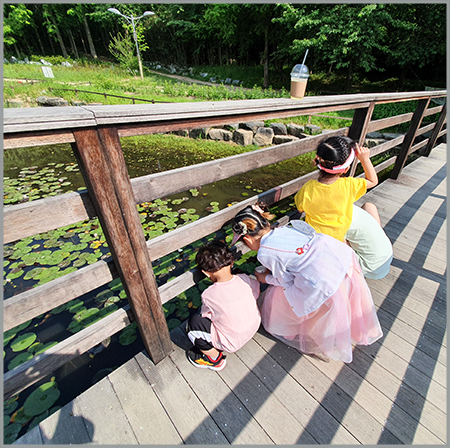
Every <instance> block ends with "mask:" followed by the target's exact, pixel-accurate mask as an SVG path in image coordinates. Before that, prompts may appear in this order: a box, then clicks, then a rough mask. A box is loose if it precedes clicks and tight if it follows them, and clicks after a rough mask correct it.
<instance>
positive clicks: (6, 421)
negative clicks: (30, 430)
mask: <svg viewBox="0 0 450 448" xmlns="http://www.w3.org/2000/svg"><path fill="white" fill-rule="evenodd" d="M10 422H11V416H10V415H7V414H4V415H3V428H4V427H5V426H8V425H9V423H10Z"/></svg>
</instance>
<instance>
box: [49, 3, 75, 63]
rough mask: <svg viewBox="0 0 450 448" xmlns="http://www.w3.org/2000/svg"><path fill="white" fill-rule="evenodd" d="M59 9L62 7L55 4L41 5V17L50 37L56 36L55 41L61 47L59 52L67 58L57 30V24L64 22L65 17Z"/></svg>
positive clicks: (63, 12) (62, 41)
mask: <svg viewBox="0 0 450 448" xmlns="http://www.w3.org/2000/svg"><path fill="white" fill-rule="evenodd" d="M61 7H62V5H57V4H55V5H51V4H47V5H43V16H44V19H45V25H46V27H47V31H48V33H49V34H50V35H51V36H55V35H56V39H57V41H58V42H59V45H60V47H61V52H62V54H63V56H64V57H65V58H67V57H68V56H69V55H68V54H67V50H66V46H65V44H64V40H63V38H62V35H61V32H60V30H59V24H60V23H62V22H63V21H64V18H65V16H66V14H65V11H64V10H63V9H62V8H61Z"/></svg>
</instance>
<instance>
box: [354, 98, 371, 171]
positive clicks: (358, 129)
mask: <svg viewBox="0 0 450 448" xmlns="http://www.w3.org/2000/svg"><path fill="white" fill-rule="evenodd" d="M374 108H375V103H374V102H373V101H372V102H371V103H370V104H369V106H368V107H363V108H361V109H356V110H355V115H354V117H353V121H352V124H351V126H350V129H349V130H348V136H349V137H350V138H352V139H353V140H355V141H356V142H358V143H359V144H360V145H362V144H364V140H365V138H366V134H367V128H368V127H369V124H370V120H371V119H372V113H373V109H374ZM357 166H358V159H356V158H355V160H354V162H353V163H352V167H351V168H350V170H349V172H348V175H349V176H354V175H355V172H356V167H357Z"/></svg>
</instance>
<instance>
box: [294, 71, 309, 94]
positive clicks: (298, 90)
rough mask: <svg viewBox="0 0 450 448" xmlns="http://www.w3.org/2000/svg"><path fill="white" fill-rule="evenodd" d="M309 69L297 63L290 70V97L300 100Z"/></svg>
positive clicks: (303, 92)
mask: <svg viewBox="0 0 450 448" xmlns="http://www.w3.org/2000/svg"><path fill="white" fill-rule="evenodd" d="M308 78H309V70H308V67H307V66H306V65H304V64H297V65H296V66H294V68H293V69H292V71H291V99H293V100H301V99H302V98H303V97H304V96H305V92H306V85H307V83H308Z"/></svg>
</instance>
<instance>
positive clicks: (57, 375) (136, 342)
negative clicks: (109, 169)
mask: <svg viewBox="0 0 450 448" xmlns="http://www.w3.org/2000/svg"><path fill="white" fill-rule="evenodd" d="M124 154H125V160H126V161H127V167H128V171H129V175H130V177H131V178H134V177H138V176H142V175H145V174H150V173H154V172H158V171H160V170H164V169H170V168H175V167H177V163H181V162H180V161H178V162H177V161H175V162H174V163H173V164H171V165H170V166H167V163H168V162H167V160H163V161H159V160H158V159H157V158H155V157H150V156H149V157H142V154H140V155H139V157H137V156H136V154H133V151H130V152H127V150H126V148H124ZM3 162H4V173H3V174H4V205H5V206H8V205H10V204H17V203H20V202H26V201H30V200H35V199H39V198H42V197H48V196H54V195H58V194H63V193H67V192H69V191H77V190H81V189H84V188H85V185H84V181H83V178H82V176H81V173H80V171H79V169H78V166H77V163H76V160H75V157H74V155H73V153H72V150H71V148H70V146H69V145H57V146H52V147H38V148H21V149H17V150H7V151H5V152H4V159H3ZM178 166H181V165H178ZM302 174H304V173H301V172H298V161H296V162H294V163H293V165H292V166H291V167H289V166H288V165H286V164H285V163H284V164H278V165H277V166H276V167H275V166H273V167H271V168H270V169H260V170H255V171H254V172H252V173H246V174H245V175H241V176H236V177H234V178H231V179H227V180H224V181H220V182H216V183H214V184H211V185H206V186H203V187H201V188H198V189H192V190H190V191H186V192H183V193H180V194H176V195H171V196H168V197H165V198H161V199H158V200H156V201H153V202H151V203H144V204H139V205H138V212H139V215H140V218H141V222H142V226H143V230H144V233H145V236H146V239H150V238H154V237H156V236H158V235H161V234H162V233H164V232H167V231H170V230H172V229H174V228H176V227H178V226H180V225H183V224H185V223H189V222H192V221H195V220H197V219H199V218H201V217H204V216H207V215H208V214H210V213H214V212H215V211H218V210H220V209H222V208H224V207H227V206H228V205H229V204H231V203H233V202H237V201H241V200H243V199H245V198H246V197H249V196H253V195H255V194H257V193H260V192H262V191H266V190H268V189H270V188H272V187H274V186H276V185H279V184H281V183H283V182H286V181H288V180H291V179H293V178H295V177H298V176H300V175H302ZM288 210H293V204H292V198H288V199H286V200H284V201H282V202H281V203H280V204H278V205H277V207H275V208H274V211H275V212H277V211H278V212H279V213H280V214H284V213H285V212H286V211H288ZM230 233H231V231H230V230H229V229H223V230H221V231H218V232H215V233H214V234H212V235H209V236H208V237H206V238H203V239H202V240H200V241H198V242H196V243H194V244H191V245H189V246H187V247H182V248H179V250H178V251H176V252H174V253H172V254H169V255H166V256H165V257H162V258H161V259H158V260H152V264H153V266H154V271H155V277H156V279H157V283H158V285H161V284H164V283H165V282H167V281H168V280H170V279H171V278H173V277H175V276H177V275H179V274H181V273H183V272H185V271H186V270H189V269H191V268H193V267H194V266H195V262H194V259H195V253H196V250H197V248H198V247H199V246H200V245H202V244H204V243H205V242H206V241H207V240H210V239H215V238H220V239H225V238H227V241H229V240H230V238H231V237H230ZM3 251H4V287H3V288H4V289H3V295H4V299H8V298H10V297H12V296H13V295H15V294H18V293H20V292H23V291H25V290H27V289H30V288H33V287H35V286H39V285H42V284H44V283H46V282H49V281H51V280H53V279H55V278H57V277H60V276H62V275H65V274H67V273H69V272H73V271H75V270H77V269H80V268H82V267H83V266H87V265H88V264H91V263H95V262H96V261H98V260H99V259H104V258H107V257H109V256H110V253H109V249H108V245H107V243H106V241H105V238H104V235H103V232H102V229H101V226H100V224H99V222H98V220H97V219H96V218H95V219H91V220H87V221H84V222H80V223H76V224H73V225H69V226H66V227H64V228H61V229H56V230H53V231H49V232H45V233H42V234H39V235H35V236H34V237H30V238H25V239H23V240H20V241H15V242H12V243H9V244H5V245H4V247H3ZM254 255H255V254H254V253H252V252H250V253H248V254H246V255H245V256H244V257H242V258H241V259H240V260H238V261H237V262H236V263H235V266H236V269H239V270H241V271H242V272H247V273H252V272H253V271H254V268H255V266H256V260H255V258H254ZM209 284H210V283H209V280H206V279H205V280H203V281H202V282H200V283H199V284H198V285H196V286H195V287H192V288H190V289H189V290H187V291H186V292H184V293H182V294H180V295H179V296H178V297H176V298H174V299H172V300H171V301H170V302H168V303H166V304H164V311H165V315H166V318H167V323H168V326H169V329H172V328H175V327H177V326H178V325H180V323H181V322H182V321H183V320H185V319H187V318H188V317H189V316H190V315H191V314H192V313H193V312H196V311H197V309H198V307H199V306H200V305H201V292H202V291H203V290H204V289H205V288H206V287H207V286H208V285H209ZM126 303H127V299H126V294H125V291H124V290H123V287H122V285H121V282H120V280H119V279H116V280H114V281H112V282H110V283H109V284H108V285H105V286H103V287H101V288H98V289H96V290H94V291H91V292H90V293H88V294H85V295H82V296H80V297H78V298H77V299H74V300H72V301H70V302H69V303H67V304H65V305H62V306H60V307H58V308H56V309H54V310H51V311H50V312H48V313H44V314H42V315H41V316H38V317H36V318H34V319H32V320H31V321H29V322H25V323H24V324H22V325H20V326H18V327H16V328H13V329H11V330H9V331H7V332H5V333H4V344H3V346H4V352H3V361H4V372H7V371H9V370H11V369H13V368H14V367H16V366H18V365H20V364H21V363H23V362H25V361H27V360H29V359H31V358H32V357H33V356H35V355H37V354H39V353H40V352H42V351H44V350H46V349H47V348H49V347H51V346H52V345H55V344H56V343H58V342H60V341H62V340H64V339H65V338H67V337H69V336H71V335H73V334H74V333H76V332H78V331H80V330H82V329H83V328H85V327H87V326H88V325H91V324H92V323H94V322H96V321H98V320H99V319H101V318H103V317H105V316H106V315H108V314H109V313H111V312H113V311H115V310H117V309H118V308H119V307H121V306H124V305H125V304H126ZM143 348H144V347H143V343H142V340H141V338H140V336H139V333H138V331H137V329H136V324H135V323H134V324H132V325H130V326H129V327H127V328H126V329H124V330H123V331H121V332H119V333H118V334H116V335H114V336H112V337H111V338H108V340H105V341H103V343H102V344H99V345H98V346H96V347H94V348H93V349H91V350H89V351H88V352H87V353H85V354H83V355H81V356H79V357H78V358H76V359H74V360H72V361H71V362H69V363H67V364H66V365H64V366H63V367H61V368H60V369H58V370H57V371H55V372H54V373H53V374H52V375H49V376H48V377H46V378H43V379H42V380H40V381H39V382H37V383H36V384H34V385H33V386H30V387H29V388H27V389H26V390H24V391H23V392H21V393H20V394H18V395H16V396H15V397H13V398H12V399H10V400H8V401H5V402H4V442H5V443H12V442H13V441H14V440H16V439H17V438H18V437H20V436H22V435H23V434H24V433H25V432H27V431H28V430H30V429H31V428H32V427H34V426H35V425H37V424H38V423H39V421H41V420H43V419H44V418H46V417H47V416H49V415H50V414H51V413H53V412H55V411H56V410H58V409H59V408H60V407H62V406H64V405H65V404H67V403H68V402H70V401H71V400H72V399H74V398H75V397H76V396H77V395H79V394H80V393H82V392H83V391H84V390H86V389H88V388H89V387H90V386H91V385H93V384H95V382H97V381H98V380H100V379H101V378H103V377H104V376H106V375H107V374H109V373H111V372H112V371H113V370H114V369H115V368H117V367H119V366H120V365H122V364H123V363H125V362H126V361H127V360H129V359H131V358H132V357H133V356H134V355H135V354H137V353H138V352H140V351H142V350H143Z"/></svg>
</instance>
